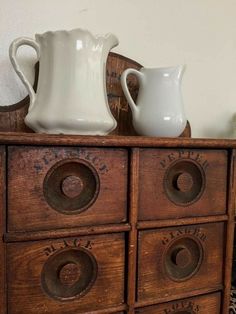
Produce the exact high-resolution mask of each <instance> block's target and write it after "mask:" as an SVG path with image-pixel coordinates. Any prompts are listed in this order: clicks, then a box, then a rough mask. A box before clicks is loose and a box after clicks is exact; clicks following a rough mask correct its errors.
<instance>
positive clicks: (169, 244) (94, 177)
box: [0, 133, 236, 314]
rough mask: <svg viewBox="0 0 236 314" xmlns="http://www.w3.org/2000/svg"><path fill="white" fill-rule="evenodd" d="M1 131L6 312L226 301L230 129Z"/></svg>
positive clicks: (201, 307) (161, 309) (196, 307)
mask: <svg viewBox="0 0 236 314" xmlns="http://www.w3.org/2000/svg"><path fill="white" fill-rule="evenodd" d="M0 143H1V149H0V152H1V154H0V156H1V158H0V161H1V165H0V166H1V172H0V174H1V177H0V184H1V220H0V221H1V225H0V226H1V234H2V236H3V237H2V239H3V241H2V242H1V246H0V250H1V254H0V258H1V265H2V267H1V276H0V280H1V282H0V287H1V304H2V307H1V310H0V313H1V314H3V313H4V314H5V313H9V314H20V313H35V312H36V313H51V314H52V313H63V314H64V313H190V314H191V313H206V312H207V313H212V314H216V313H224V314H226V313H227V308H228V302H229V289H230V281H231V278H230V277H231V260H232V246H233V243H232V241H233V227H234V209H235V204H234V200H235V171H234V170H235V150H234V147H236V143H235V142H234V141H223V140H197V139H195V140H194V139H187V138H178V139H172V140H170V139H153V138H144V137H136V136H133V137H123V136H113V137H112V136H111V137H102V138H101V137H80V136H73V137H69V136H60V137H58V136H52V135H51V136H47V135H36V134H32V135H28V134H21V135H20V134H14V133H12V134H8V135H4V134H0Z"/></svg>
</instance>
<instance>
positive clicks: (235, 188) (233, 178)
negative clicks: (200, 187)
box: [222, 150, 236, 314]
mask: <svg viewBox="0 0 236 314" xmlns="http://www.w3.org/2000/svg"><path fill="white" fill-rule="evenodd" d="M235 158H236V151H235V150H233V151H231V155H230V164H229V170H230V178H229V186H228V217H229V218H228V223H227V231H226V247H225V266H224V285H225V289H224V294H223V308H222V313H223V314H228V312H229V310H228V305H229V302H230V290H231V275H232V261H233V245H234V213H235V208H236V207H235V201H236V163H235Z"/></svg>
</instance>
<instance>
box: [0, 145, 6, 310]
mask: <svg viewBox="0 0 236 314" xmlns="http://www.w3.org/2000/svg"><path fill="white" fill-rule="evenodd" d="M5 165H6V162H5V147H4V146H0V314H6V256H5V248H6V246H5V243H4V242H3V235H4V233H5V232H6V206H5V192H6V184H5V176H6V169H5Z"/></svg>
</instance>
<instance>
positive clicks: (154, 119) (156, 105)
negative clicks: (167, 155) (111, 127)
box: [121, 66, 187, 137]
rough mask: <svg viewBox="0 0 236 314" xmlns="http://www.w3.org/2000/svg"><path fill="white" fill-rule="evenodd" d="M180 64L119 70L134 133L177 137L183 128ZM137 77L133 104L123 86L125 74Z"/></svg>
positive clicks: (184, 119)
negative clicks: (137, 87) (166, 66)
mask: <svg viewBox="0 0 236 314" xmlns="http://www.w3.org/2000/svg"><path fill="white" fill-rule="evenodd" d="M184 68H185V67H184V66H177V67H168V68H141V70H140V71H137V70H135V69H127V70H125V71H124V72H123V73H122V76H121V85H122V88H123V91H124V94H125V96H126V98H127V100H128V103H129V105H130V108H131V111H132V115H133V125H134V128H135V130H136V132H137V133H138V134H140V135H146V136H160V137H177V136H179V135H180V134H181V133H182V132H183V131H184V129H185V126H186V123H187V120H186V117H185V113H184V107H183V100H182V93H181V88H180V87H181V79H182V74H183V71H184ZM129 74H133V75H136V76H137V78H138V80H139V86H140V87H139V93H138V99H137V104H135V103H134V101H133V99H132V97H131V95H130V92H129V89H128V87H127V76H128V75H129Z"/></svg>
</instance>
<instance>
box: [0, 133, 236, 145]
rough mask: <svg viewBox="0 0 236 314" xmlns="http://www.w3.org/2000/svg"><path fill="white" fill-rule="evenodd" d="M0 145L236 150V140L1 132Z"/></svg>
mask: <svg viewBox="0 0 236 314" xmlns="http://www.w3.org/2000/svg"><path fill="white" fill-rule="evenodd" d="M0 144H9V145H14V144H16V145H54V146H55V145H57V146H60V145H62V146H104V147H109V146H111V147H188V148H189V147H193V148H195V147H196V148H198V147H203V148H204V147H206V148H236V140H234V139H206V138H204V139H203V138H183V137H179V138H157V137H144V136H79V135H48V134H36V133H16V132H12V133H6V132H2V133H1V132H0Z"/></svg>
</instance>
